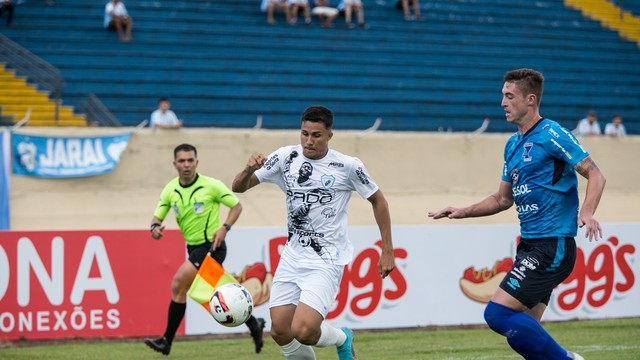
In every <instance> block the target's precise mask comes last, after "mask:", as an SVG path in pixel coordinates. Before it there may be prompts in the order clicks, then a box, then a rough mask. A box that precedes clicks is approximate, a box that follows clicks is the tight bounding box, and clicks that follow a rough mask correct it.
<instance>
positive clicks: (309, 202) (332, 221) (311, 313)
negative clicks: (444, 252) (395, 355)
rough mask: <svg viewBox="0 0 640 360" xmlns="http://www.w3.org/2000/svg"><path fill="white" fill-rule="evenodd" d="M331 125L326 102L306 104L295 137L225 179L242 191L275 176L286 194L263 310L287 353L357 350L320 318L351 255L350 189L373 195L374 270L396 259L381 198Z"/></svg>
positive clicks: (386, 268) (342, 358)
mask: <svg viewBox="0 0 640 360" xmlns="http://www.w3.org/2000/svg"><path fill="white" fill-rule="evenodd" d="M332 128H333V113H332V112H331V110H329V109H327V108H325V107H323V106H311V107H309V108H307V109H306V110H305V111H304V113H303V114H302V117H301V119H300V143H299V144H297V145H291V146H284V147H281V148H280V149H278V150H276V151H275V152H273V153H272V154H271V155H269V158H268V159H267V157H265V156H264V155H263V154H260V153H253V154H252V155H251V156H250V157H249V160H248V161H247V164H246V165H245V167H244V169H242V171H241V172H240V173H238V175H236V177H235V179H234V180H233V185H232V187H231V189H232V190H233V191H235V192H240V193H243V192H245V191H247V190H249V189H251V188H253V187H254V186H257V185H258V184H262V183H273V184H275V185H277V186H278V187H279V188H280V189H281V190H282V191H283V192H284V193H285V194H286V205H287V209H288V220H289V222H288V233H289V238H288V240H287V243H286V245H285V247H284V249H283V250H282V255H281V257H280V263H279V264H278V271H276V273H275V276H274V278H273V284H272V287H271V297H270V299H269V302H270V309H269V310H270V314H271V323H272V326H271V336H272V338H273V339H274V340H275V342H276V343H277V344H278V345H279V346H280V350H281V351H282V353H283V355H284V357H285V358H287V359H315V358H316V357H315V354H314V351H313V348H312V346H317V347H327V346H335V347H336V350H337V352H338V359H339V360H352V359H355V357H356V356H355V352H354V349H353V332H352V331H351V330H350V329H349V328H346V327H343V328H342V329H337V328H335V327H333V326H332V325H330V324H329V323H327V322H326V321H324V319H325V317H326V315H327V313H328V312H329V310H330V309H331V308H332V307H333V305H334V302H335V299H336V295H337V294H338V289H339V286H340V279H341V278H342V274H343V272H344V268H345V266H346V265H347V264H348V263H349V262H350V261H351V260H352V258H353V245H352V244H351V241H350V240H349V237H348V236H347V210H348V207H349V199H350V198H351V194H352V193H353V192H354V191H356V192H357V193H358V194H359V195H360V196H362V197H363V198H365V199H367V200H368V201H369V202H370V203H371V206H372V209H373V214H374V217H375V220H376V223H377V224H378V229H379V231H380V238H381V239H382V240H381V241H382V256H381V258H380V261H379V262H378V272H379V274H380V277H381V278H382V279H384V278H385V277H387V275H389V273H390V272H391V271H392V270H393V269H394V267H395V260H394V255H393V243H392V240H391V217H390V215H389V205H388V204H387V200H386V199H385V197H384V195H383V194H382V191H381V190H380V188H379V187H378V185H377V184H376V183H375V181H374V180H373V179H372V178H371V177H369V175H367V170H366V168H365V166H364V165H363V163H362V162H361V161H360V160H359V159H358V158H354V157H351V156H348V155H344V154H342V153H340V152H338V151H335V150H333V149H331V148H329V140H331V138H332V137H333V131H332ZM372 266H373V264H372Z"/></svg>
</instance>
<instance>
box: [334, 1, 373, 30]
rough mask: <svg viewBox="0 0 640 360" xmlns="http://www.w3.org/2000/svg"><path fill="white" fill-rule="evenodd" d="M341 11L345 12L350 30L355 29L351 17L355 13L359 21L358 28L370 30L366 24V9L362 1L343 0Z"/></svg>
mask: <svg viewBox="0 0 640 360" xmlns="http://www.w3.org/2000/svg"><path fill="white" fill-rule="evenodd" d="M338 10H339V11H344V22H345V24H346V25H347V27H348V28H354V27H355V25H353V22H351V15H352V14H353V12H354V11H355V13H356V18H357V19H358V26H360V27H361V28H369V26H368V25H367V24H366V23H365V22H364V8H363V6H362V0H341V1H340V4H339V5H338Z"/></svg>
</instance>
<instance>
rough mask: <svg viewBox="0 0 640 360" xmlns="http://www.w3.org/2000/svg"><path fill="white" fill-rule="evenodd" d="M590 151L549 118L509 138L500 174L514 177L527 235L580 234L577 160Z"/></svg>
mask: <svg viewBox="0 0 640 360" xmlns="http://www.w3.org/2000/svg"><path fill="white" fill-rule="evenodd" d="M587 156H589V153H588V152H587V151H586V150H585V149H584V148H583V147H582V146H581V145H580V143H579V142H578V140H577V139H576V138H575V137H574V136H573V134H571V132H570V131H569V130H567V129H565V128H564V127H562V126H560V124H558V123H557V122H555V121H553V120H549V119H541V120H540V121H539V122H538V123H537V124H536V125H534V126H533V128H531V130H529V131H528V132H527V133H526V134H520V133H515V134H514V135H513V136H511V138H509V140H508V141H507V144H506V146H505V149H504V169H503V171H502V180H503V181H507V182H509V183H511V188H512V191H513V200H514V202H515V204H516V211H518V218H519V219H520V232H521V234H522V237H523V238H525V239H535V238H546V237H574V236H576V233H577V230H578V224H577V222H578V206H579V204H578V203H579V199H578V179H577V177H576V172H575V170H574V166H575V165H576V164H577V163H579V162H580V161H582V160H583V159H584V158H586V157H587Z"/></svg>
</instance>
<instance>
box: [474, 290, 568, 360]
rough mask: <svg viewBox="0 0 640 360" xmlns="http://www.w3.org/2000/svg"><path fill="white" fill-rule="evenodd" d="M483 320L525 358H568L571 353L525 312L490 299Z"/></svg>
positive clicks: (534, 359) (533, 359)
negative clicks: (504, 337)
mask: <svg viewBox="0 0 640 360" xmlns="http://www.w3.org/2000/svg"><path fill="white" fill-rule="evenodd" d="M484 319H485V321H486V322H487V324H488V325H489V327H490V328H491V329H492V330H493V331H495V332H497V333H498V334H501V335H503V336H506V337H507V342H508V343H509V346H511V348H512V349H513V350H515V351H516V352H517V353H519V354H520V355H522V356H524V357H525V358H526V359H532V360H536V359H571V358H572V357H571V353H570V352H568V351H567V350H565V349H563V348H562V347H561V346H560V345H559V344H558V343H557V342H556V341H555V340H554V339H553V338H552V337H551V335H549V333H548V332H547V331H546V330H545V329H544V328H543V327H542V325H540V323H538V321H536V319H534V318H533V317H532V316H531V315H529V314H527V313H524V312H518V311H515V310H512V309H510V308H508V307H506V306H504V305H500V304H496V303H494V302H493V301H490V302H489V304H487V307H486V308H485V310H484Z"/></svg>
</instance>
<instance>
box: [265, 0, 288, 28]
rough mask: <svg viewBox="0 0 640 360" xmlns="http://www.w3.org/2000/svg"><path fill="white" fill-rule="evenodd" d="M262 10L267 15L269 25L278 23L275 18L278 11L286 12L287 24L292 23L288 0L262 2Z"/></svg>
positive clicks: (266, 0)
mask: <svg viewBox="0 0 640 360" xmlns="http://www.w3.org/2000/svg"><path fill="white" fill-rule="evenodd" d="M260 10H261V11H262V12H266V13H267V23H268V24H269V25H273V24H275V23H276V20H275V18H274V17H273V15H274V13H275V12H276V10H280V11H284V13H285V16H286V18H287V23H289V22H290V20H289V3H288V2H287V0H262V3H261V4H260Z"/></svg>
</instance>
